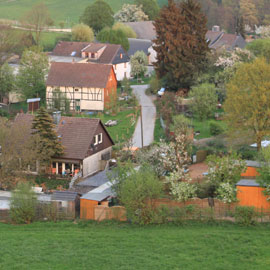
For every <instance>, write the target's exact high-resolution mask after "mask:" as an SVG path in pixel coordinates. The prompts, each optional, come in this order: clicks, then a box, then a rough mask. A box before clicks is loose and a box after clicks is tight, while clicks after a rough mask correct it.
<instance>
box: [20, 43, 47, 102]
mask: <svg viewBox="0 0 270 270" xmlns="http://www.w3.org/2000/svg"><path fill="white" fill-rule="evenodd" d="M48 67H49V62H48V56H47V55H46V54H45V53H43V52H42V51H41V50H40V48H37V47H32V48H30V49H29V50H25V51H24V52H23V55H22V58H21V62H20V67H19V73H18V75H17V87H18V91H19V93H20V94H21V95H22V96H23V97H24V98H33V97H41V98H45V90H46V87H45V76H46V74H47V72H48Z"/></svg>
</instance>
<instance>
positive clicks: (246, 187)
mask: <svg viewBox="0 0 270 270" xmlns="http://www.w3.org/2000/svg"><path fill="white" fill-rule="evenodd" d="M236 187H237V199H238V200H239V205H241V206H254V207H256V208H258V209H264V210H269V209H270V202H269V201H267V197H266V196H265V195H264V194H263V190H264V188H262V187H261V186H260V185H259V184H258V183H257V182H256V181H255V180H253V179H241V180H240V181H239V182H238V183H237V184H236Z"/></svg>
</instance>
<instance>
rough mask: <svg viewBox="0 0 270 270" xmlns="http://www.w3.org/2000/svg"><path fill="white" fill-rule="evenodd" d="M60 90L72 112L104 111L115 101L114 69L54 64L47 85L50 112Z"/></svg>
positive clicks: (90, 65) (104, 66)
mask: <svg viewBox="0 0 270 270" xmlns="http://www.w3.org/2000/svg"><path fill="white" fill-rule="evenodd" d="M57 90H58V91H59V90H60V92H61V93H62V94H63V95H64V96H65V98H66V99H67V100H69V107H70V110H71V111H78V112H82V111H103V110H104V109H105V108H106V105H107V104H109V103H110V101H111V100H112V99H114V98H116V90H117V80H116V76H115V72H114V69H113V67H112V65H106V64H92V63H56V62H55V63H51V68H50V71H49V75H48V78H47V82H46V103H47V108H48V109H53V108H54V100H55V98H56V97H55V91H57ZM63 106H65V104H63Z"/></svg>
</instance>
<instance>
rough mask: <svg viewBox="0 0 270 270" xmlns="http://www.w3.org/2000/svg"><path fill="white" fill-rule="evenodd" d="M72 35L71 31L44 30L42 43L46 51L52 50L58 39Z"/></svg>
mask: <svg viewBox="0 0 270 270" xmlns="http://www.w3.org/2000/svg"><path fill="white" fill-rule="evenodd" d="M68 36H70V33H56V32H43V33H42V39H41V44H42V46H43V48H44V50H45V51H52V50H53V49H54V47H55V45H56V42H57V40H59V39H61V38H66V37H68Z"/></svg>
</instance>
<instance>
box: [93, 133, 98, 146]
mask: <svg viewBox="0 0 270 270" xmlns="http://www.w3.org/2000/svg"><path fill="white" fill-rule="evenodd" d="M97 144H98V135H95V138H94V145H97Z"/></svg>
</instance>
